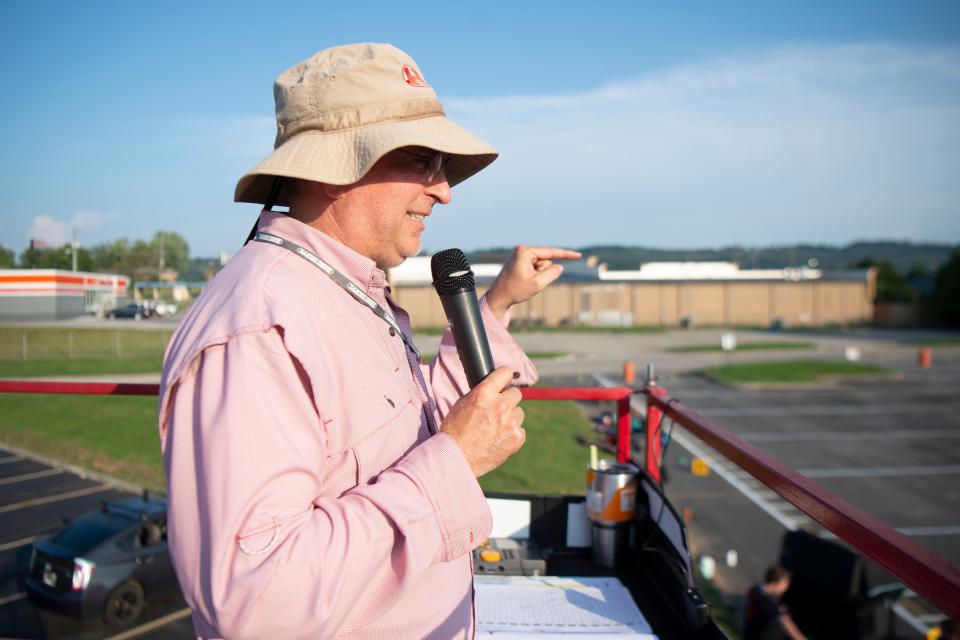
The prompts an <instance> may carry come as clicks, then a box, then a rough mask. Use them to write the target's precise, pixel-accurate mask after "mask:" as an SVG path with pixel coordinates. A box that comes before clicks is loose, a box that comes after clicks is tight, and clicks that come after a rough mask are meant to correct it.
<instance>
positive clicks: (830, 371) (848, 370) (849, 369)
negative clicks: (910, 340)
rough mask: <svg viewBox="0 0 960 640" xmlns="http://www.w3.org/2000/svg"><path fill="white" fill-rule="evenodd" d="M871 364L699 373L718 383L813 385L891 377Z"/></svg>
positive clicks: (755, 366)
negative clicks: (848, 377) (841, 377)
mask: <svg viewBox="0 0 960 640" xmlns="http://www.w3.org/2000/svg"><path fill="white" fill-rule="evenodd" d="M890 372H891V371H890V369H887V368H885V367H880V366H877V365H873V364H862V363H859V362H845V361H843V360H797V361H788V362H750V363H743V364H729V365H725V366H722V367H710V368H708V369H703V370H701V373H703V374H704V375H706V376H708V377H710V378H713V379H714V380H717V381H718V382H728V383H738V382H816V381H817V380H819V379H820V378H822V377H824V376H834V375H844V376H846V375H865V374H867V375H869V374H880V373H890Z"/></svg>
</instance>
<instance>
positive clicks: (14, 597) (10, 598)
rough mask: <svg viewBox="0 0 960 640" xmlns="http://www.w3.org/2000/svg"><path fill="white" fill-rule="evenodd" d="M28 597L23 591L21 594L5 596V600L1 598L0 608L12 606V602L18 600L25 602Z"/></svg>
mask: <svg viewBox="0 0 960 640" xmlns="http://www.w3.org/2000/svg"><path fill="white" fill-rule="evenodd" d="M26 597H27V594H26V593H24V592H22V591H21V592H20V593H15V594H13V595H10V596H4V597H3V598H0V607H2V606H3V605H5V604H10V603H11V602H16V601H17V600H23V599H24V598H26Z"/></svg>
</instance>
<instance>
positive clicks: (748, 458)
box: [0, 380, 960, 618]
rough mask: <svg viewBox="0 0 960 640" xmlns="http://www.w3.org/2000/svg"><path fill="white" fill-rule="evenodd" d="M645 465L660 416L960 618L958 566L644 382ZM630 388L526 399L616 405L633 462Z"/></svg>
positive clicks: (104, 386) (104, 391) (73, 387)
mask: <svg viewBox="0 0 960 640" xmlns="http://www.w3.org/2000/svg"><path fill="white" fill-rule="evenodd" d="M158 386H159V385H155V384H114V383H81V382H30V381H19V380H0V393H68V394H97V395H156V394H157V393H158ZM639 391H640V392H641V393H643V394H644V395H645V396H646V400H647V425H646V449H645V467H646V470H647V473H648V474H649V475H650V476H651V477H652V478H654V479H655V480H656V481H657V482H659V480H660V462H661V455H662V451H661V447H660V434H661V425H662V419H663V416H668V417H670V418H671V419H673V420H675V421H676V422H677V423H679V424H681V425H683V426H684V427H686V429H687V430H689V431H690V432H691V433H692V434H693V435H695V436H697V437H698V438H700V439H701V440H703V441H704V442H706V443H707V444H709V445H710V446H712V447H713V448H714V449H716V450H717V451H719V452H720V453H722V454H723V455H725V456H726V457H727V458H729V459H730V460H731V461H733V462H734V463H735V464H737V465H738V466H740V467H741V468H742V469H744V470H745V471H747V472H748V473H749V474H751V475H752V476H753V477H755V478H756V479H757V480H759V481H760V482H762V483H763V484H765V485H766V486H767V487H769V488H770V489H772V490H773V491H775V492H776V493H777V494H779V495H780V496H782V497H783V498H785V499H786V500H787V501H789V502H790V503H792V504H793V505H795V506H796V507H797V508H798V509H800V510H801V511H803V512H804V513H806V514H807V515H809V516H810V517H811V518H813V519H814V520H815V521H817V522H819V523H820V524H821V525H823V527H825V528H826V529H828V530H829V531H831V532H833V533H834V534H836V535H837V536H838V537H839V538H841V539H842V540H844V541H846V542H848V543H849V544H850V545H852V546H853V547H854V548H856V549H858V550H859V551H860V552H862V553H863V554H864V555H865V556H866V557H868V558H870V559H871V560H873V561H874V562H876V563H877V564H879V565H880V566H882V567H883V568H885V569H886V570H887V571H889V572H890V573H892V574H893V575H895V576H896V577H897V578H898V579H900V580H901V581H902V582H903V583H904V584H905V585H907V586H908V587H910V588H911V589H913V590H914V591H915V592H917V593H919V594H920V595H921V596H923V597H924V598H926V599H927V600H929V601H930V602H931V603H932V604H934V605H935V606H936V607H938V608H939V609H940V610H941V611H943V612H944V613H945V614H947V615H948V616H951V617H954V618H956V617H960V569H958V567H957V566H956V565H954V564H952V563H950V562H948V561H947V560H945V559H943V558H941V557H939V556H937V555H935V554H933V553H932V552H930V551H929V550H927V549H926V548H925V547H923V546H921V545H919V544H917V543H916V542H914V541H913V540H911V539H910V538H908V537H907V536H905V535H903V534H901V533H899V532H897V531H896V530H894V529H893V528H892V527H890V526H888V525H886V524H885V523H883V522H880V521H879V520H877V519H876V518H875V517H873V516H871V515H870V514H868V513H866V512H865V511H863V510H862V509H859V508H857V507H855V506H853V505H852V504H850V503H849V502H847V501H846V500H843V499H842V498H840V497H838V496H836V495H835V494H833V493H832V492H830V491H828V490H827V489H825V488H823V487H821V486H820V485H818V484H817V483H815V482H813V481H811V480H810V479H808V478H806V477H805V476H803V475H801V474H799V473H797V472H796V471H795V470H793V469H791V468H790V467H788V466H786V465H785V464H783V463H782V462H780V461H779V460H776V459H775V458H773V457H771V456H770V455H768V454H766V453H764V452H763V451H761V450H760V449H757V448H756V447H754V446H753V445H750V444H748V443H747V442H745V441H743V440H741V439H740V438H738V437H736V436H734V435H733V434H731V433H730V432H728V431H726V430H725V429H723V428H721V427H720V426H718V425H716V424H714V423H713V422H711V421H709V420H707V419H706V418H704V417H703V416H700V415H699V414H697V413H696V412H695V411H693V410H691V409H689V408H688V407H685V406H683V405H682V404H680V403H679V402H676V401H674V400H673V399H672V398H670V397H669V395H668V394H667V391H666V389H664V388H663V387H660V386H657V385H647V386H645V387H643V388H642V389H640V390H639ZM632 393H634V391H633V390H631V389H629V388H627V387H610V388H595V387H528V388H525V389H523V397H524V399H525V400H613V401H615V402H616V403H617V460H618V461H620V462H626V461H628V460H630V459H631V457H630V456H631V451H630V446H631V415H630V396H631V394H632Z"/></svg>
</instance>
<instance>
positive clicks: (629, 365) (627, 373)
mask: <svg viewBox="0 0 960 640" xmlns="http://www.w3.org/2000/svg"><path fill="white" fill-rule="evenodd" d="M635 379H636V372H635V371H634V370H633V361H632V360H627V361H626V362H624V363H623V381H624V382H625V383H626V384H633V381H634V380H635Z"/></svg>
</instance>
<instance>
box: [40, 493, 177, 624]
mask: <svg viewBox="0 0 960 640" xmlns="http://www.w3.org/2000/svg"><path fill="white" fill-rule="evenodd" d="M176 586H177V579H176V575H175V574H174V572H173V565H172V564H171V562H170V556H169V554H168V553H167V503H166V500H163V499H158V498H153V497H151V496H149V495H147V494H146V493H144V495H143V497H142V498H139V499H138V498H130V499H127V500H121V501H119V502H110V503H107V502H105V503H103V505H102V507H101V509H100V511H95V512H93V513H88V514H86V515H84V516H81V517H80V518H77V519H76V520H74V521H73V522H70V523H68V524H67V525H66V526H65V527H64V528H63V529H62V530H61V531H60V532H59V533H57V534H56V535H55V536H53V537H52V538H50V539H48V540H43V541H40V542H37V543H35V544H34V545H33V555H32V557H31V558H30V574H29V576H28V577H27V580H26V587H27V592H28V593H29V594H30V598H31V600H33V601H34V602H37V603H38V604H39V605H41V606H44V607H47V608H49V609H53V610H54V611H58V612H60V613H64V614H67V615H72V616H77V617H81V618H94V617H103V619H104V620H106V621H107V622H110V623H120V624H122V623H127V622H132V621H134V620H136V619H137V618H138V617H139V616H140V614H141V613H142V612H143V608H144V605H145V603H146V598H147V597H148V595H151V594H153V593H158V592H161V591H166V590H169V589H173V588H176Z"/></svg>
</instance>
